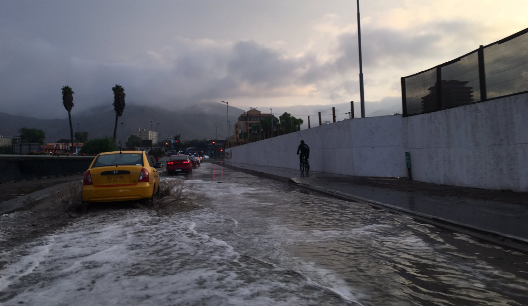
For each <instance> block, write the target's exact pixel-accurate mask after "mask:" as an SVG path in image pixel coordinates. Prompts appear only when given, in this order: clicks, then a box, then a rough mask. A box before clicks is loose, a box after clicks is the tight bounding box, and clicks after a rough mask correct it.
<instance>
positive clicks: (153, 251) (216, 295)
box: [0, 163, 528, 305]
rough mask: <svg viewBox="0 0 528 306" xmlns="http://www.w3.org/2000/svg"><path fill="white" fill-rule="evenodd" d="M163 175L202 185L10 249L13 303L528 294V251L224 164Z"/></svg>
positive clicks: (463, 298)
mask: <svg viewBox="0 0 528 306" xmlns="http://www.w3.org/2000/svg"><path fill="white" fill-rule="evenodd" d="M163 180H167V181H171V180H178V181H183V183H182V184H183V186H185V188H184V190H183V193H184V194H185V193H189V194H191V193H192V197H189V200H188V201H186V202H180V203H172V204H170V205H172V206H171V207H172V209H163V208H161V209H145V208H140V207H136V206H134V205H128V206H126V205H125V206H124V207H117V208H116V207H115V206H112V207H110V208H107V207H101V206H97V207H95V208H93V209H92V210H90V211H89V212H88V213H86V214H83V215H82V216H80V217H78V218H76V219H75V220H74V221H73V222H70V223H69V224H68V225H65V226H62V227H60V228H58V229H57V230H56V231H54V232H53V233H50V234H45V235H42V236H41V237H38V238H36V239H33V240H31V241H28V242H27V243H24V244H21V245H17V246H16V247H13V248H9V249H2V248H1V247H0V263H3V264H2V265H0V267H2V268H0V305H528V256H527V255H526V254H523V253H519V252H516V251H512V250H509V249H505V248H502V247H499V246H496V245H492V244H487V243H484V242H481V241H477V240H475V239H473V238H471V237H469V236H466V235H464V234H459V233H454V232H451V231H447V230H443V229H441V228H437V227H434V226H432V225H428V224H424V223H420V222H417V221H415V220H414V219H412V218H411V217H409V216H406V215H400V214H393V213H389V212H387V211H384V210H380V209H375V208H373V207H371V206H369V205H366V204H361V203H354V202H346V201H342V200H337V199H333V198H329V197H326V196H322V195H318V194H316V193H310V192H307V191H304V190H300V189H297V188H296V187H295V186H294V185H288V184H284V183H279V182H275V181H272V180H268V179H263V178H258V177H255V176H252V175H249V174H245V173H241V172H236V171H234V170H230V169H226V168H223V167H221V166H219V165H214V164H209V163H206V164H203V165H202V166H200V167H199V168H197V169H195V170H194V171H193V174H192V175H189V176H164V177H163ZM22 216H23V212H20V213H14V214H9V215H4V216H0V223H2V222H4V223H5V224H7V223H6V222H7V221H6V220H9V224H16V218H22ZM0 243H2V234H1V233H0ZM0 245H1V244H0Z"/></svg>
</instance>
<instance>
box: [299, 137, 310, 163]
mask: <svg viewBox="0 0 528 306" xmlns="http://www.w3.org/2000/svg"><path fill="white" fill-rule="evenodd" d="M299 152H300V153H301V155H300V156H299V164H302V159H303V157H306V162H308V158H310V147H308V145H307V144H306V143H304V140H301V144H300V145H299V147H298V148H297V155H299ZM308 169H310V164H308Z"/></svg>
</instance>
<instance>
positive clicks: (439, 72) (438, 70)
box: [436, 66, 442, 110]
mask: <svg viewBox="0 0 528 306" xmlns="http://www.w3.org/2000/svg"><path fill="white" fill-rule="evenodd" d="M436 100H437V101H436V103H437V105H438V109H437V110H442V67H441V66H438V67H436Z"/></svg>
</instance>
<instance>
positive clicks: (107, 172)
mask: <svg viewBox="0 0 528 306" xmlns="http://www.w3.org/2000/svg"><path fill="white" fill-rule="evenodd" d="M159 181H160V177H159V173H158V170H156V168H154V163H153V162H152V160H151V159H150V158H149V156H148V155H147V154H146V153H145V151H116V152H105V153H100V154H99V155H97V156H96V157H95V158H94V160H93V161H92V164H91V165H90V167H89V168H88V170H87V171H86V172H85V173H84V180H83V190H82V198H83V201H84V202H111V201H128V200H141V199H146V200H147V201H148V200H149V199H152V197H153V196H154V194H155V193H157V192H158V191H159Z"/></svg>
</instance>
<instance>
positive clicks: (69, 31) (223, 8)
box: [0, 0, 528, 118]
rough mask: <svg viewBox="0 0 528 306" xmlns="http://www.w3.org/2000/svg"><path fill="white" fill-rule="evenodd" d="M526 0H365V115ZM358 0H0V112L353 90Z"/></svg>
mask: <svg viewBox="0 0 528 306" xmlns="http://www.w3.org/2000/svg"><path fill="white" fill-rule="evenodd" d="M525 12H526V0H500V1H499V0H465V1H460V0H369V1H366V0H363V1H362V3H361V27H362V38H363V70H364V78H365V99H366V100H367V101H368V102H369V103H367V111H366V112H367V114H368V113H369V112H370V111H369V109H370V110H373V109H379V108H382V107H384V106H385V105H386V106H387V107H389V106H394V105H397V104H399V103H400V101H401V100H400V77H402V76H406V75H410V74H414V73H416V72H419V71H422V70H425V69H428V68H430V67H433V66H435V65H437V64H440V63H442V62H445V61H448V60H451V59H453V58H455V57H458V56H461V55H463V54H465V53H467V52H469V51H472V50H474V49H476V48H478V46H479V45H481V44H482V45H486V44H489V43H492V42H494V41H496V40H499V39H501V38H503V37H506V36H508V35H511V34H513V33H515V32H518V31H520V30H522V29H524V28H526V27H528V14H526V13H525ZM356 17H357V16H356V2H355V1H353V0H348V1H344V0H325V1H307V0H288V1H285V0H223V1H220V0H214V1H213V0H194V1H189V0H186V1H183V0H182V1H180V0H171V1H169V0H149V1H139V0H137V1H132V0H126V1H125V0H119V1H112V0H92V1H80V0H79V1H72V0H64V1H53V0H47V1H42V0H38V1H37V0H28V1H15V0H2V1H0V77H1V82H0V93H1V94H0V111H2V112H7V113H10V114H25V115H29V116H36V117H39V118H53V117H64V116H66V112H65V110H64V108H63V107H62V102H61V92H60V89H61V87H62V86H64V85H69V86H71V87H72V88H73V90H74V91H75V96H74V98H75V100H74V102H75V107H74V112H82V111H83V110H85V109H87V108H90V107H92V106H95V105H99V104H105V103H106V104H110V105H111V103H112V99H113V95H112V91H111V88H112V86H114V85H115V84H121V85H122V86H123V87H124V88H125V91H126V93H127V103H143V104H151V105H159V106H162V107H170V108H174V107H176V106H179V105H188V104H192V103H200V102H214V101H221V100H226V101H229V102H230V105H233V106H236V107H239V108H243V109H247V108H248V107H250V106H252V107H259V108H262V109H266V108H269V107H288V106H293V105H316V104H317V105H333V104H339V103H344V102H347V101H351V100H354V101H359V82H358V74H359V65H358V49H357V23H356V22H357V21H356Z"/></svg>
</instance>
